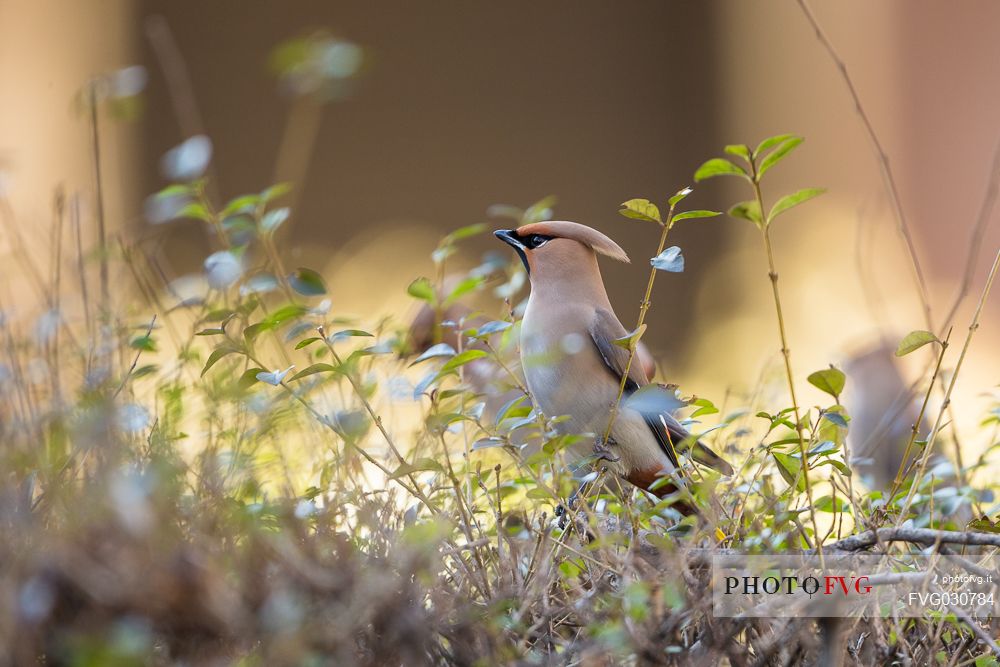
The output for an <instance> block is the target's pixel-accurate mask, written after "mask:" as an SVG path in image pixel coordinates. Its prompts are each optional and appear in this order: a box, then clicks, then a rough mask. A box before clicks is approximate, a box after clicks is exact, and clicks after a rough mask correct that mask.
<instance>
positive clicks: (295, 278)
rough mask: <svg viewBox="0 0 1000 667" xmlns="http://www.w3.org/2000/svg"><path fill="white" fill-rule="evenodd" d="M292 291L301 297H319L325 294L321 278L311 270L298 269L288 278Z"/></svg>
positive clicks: (324, 285)
mask: <svg viewBox="0 0 1000 667" xmlns="http://www.w3.org/2000/svg"><path fill="white" fill-rule="evenodd" d="M288 282H289V283H290V284H291V286H292V289H293V290H295V291H296V292H298V293H299V294H301V295H302V296H321V295H323V294H326V284H325V283H324V282H323V276H321V275H319V274H318V273H316V272H315V271H313V270H312V269H305V268H298V269H295V272H294V273H292V275H290V276H288Z"/></svg>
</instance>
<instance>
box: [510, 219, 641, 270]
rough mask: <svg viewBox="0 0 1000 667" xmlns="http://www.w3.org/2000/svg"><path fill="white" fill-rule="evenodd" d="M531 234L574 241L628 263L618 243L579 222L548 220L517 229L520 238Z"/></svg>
mask: <svg viewBox="0 0 1000 667" xmlns="http://www.w3.org/2000/svg"><path fill="white" fill-rule="evenodd" d="M531 234H543V235H545V236H551V237H553V238H561V239H573V240H574V241H578V242H580V243H582V244H583V245H585V246H587V247H588V248H590V249H591V250H593V251H594V252H597V253H600V254H602V255H607V256H608V257H610V258H611V259H616V260H618V261H619V262H625V263H626V264H627V263H628V261H629V259H628V255H626V254H625V251H624V250H622V249H621V246H619V245H618V244H617V243H615V242H614V241H612V240H611V239H609V238H608V237H607V236H605V235H604V234H602V233H601V232H599V231H597V230H596V229H593V228H591V227H588V226H587V225H581V224H580V223H578V222H568V221H566V220H547V221H545V222H535V223H532V224H530V225H524V226H523V227H519V228H518V229H517V235H518V236H529V235H531Z"/></svg>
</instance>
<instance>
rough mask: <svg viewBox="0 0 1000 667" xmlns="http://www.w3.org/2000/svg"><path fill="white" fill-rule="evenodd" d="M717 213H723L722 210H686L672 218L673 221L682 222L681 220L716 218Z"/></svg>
mask: <svg viewBox="0 0 1000 667" xmlns="http://www.w3.org/2000/svg"><path fill="white" fill-rule="evenodd" d="M717 215H722V212H721V211H704V210H697V211H684V212H683V213H678V214H677V215H675V216H674V217H673V218H672V219H671V220H672V221H673V222H680V221H681V220H693V219H695V218H714V217H715V216H717Z"/></svg>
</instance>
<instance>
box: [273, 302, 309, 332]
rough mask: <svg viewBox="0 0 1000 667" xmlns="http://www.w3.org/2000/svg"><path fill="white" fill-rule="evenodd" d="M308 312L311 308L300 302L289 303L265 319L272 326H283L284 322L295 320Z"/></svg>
mask: <svg viewBox="0 0 1000 667" xmlns="http://www.w3.org/2000/svg"><path fill="white" fill-rule="evenodd" d="M307 312H309V309H308V308H306V307H305V306H303V305H302V304H300V303H288V304H285V305H284V306H282V307H281V308H278V310H276V311H274V312H273V313H271V314H270V315H268V316H267V317H266V318H265V319H264V322H266V323H268V324H269V325H271V326H272V327H277V326H281V325H282V324H284V323H285V322H287V321H289V320H294V319H297V318H299V317H302V316H303V315H305V314H306V313H307Z"/></svg>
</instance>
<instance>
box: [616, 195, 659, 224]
mask: <svg viewBox="0 0 1000 667" xmlns="http://www.w3.org/2000/svg"><path fill="white" fill-rule="evenodd" d="M618 212H619V213H621V214H622V215H624V216H625V217H626V218H631V219H633V220H645V221H646V222H659V223H662V222H663V221H662V220H661V219H660V209H659V208H657V206H656V204H654V203H652V202H651V201H649V200H648V199H629V200H628V201H626V202H622V208H621V210H620V211H618Z"/></svg>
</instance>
